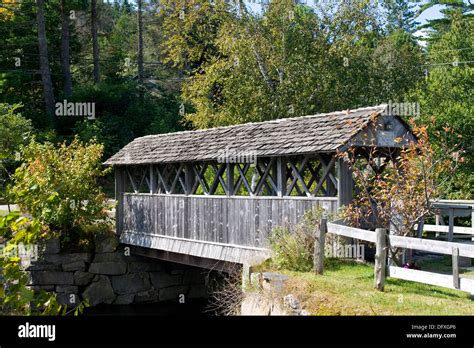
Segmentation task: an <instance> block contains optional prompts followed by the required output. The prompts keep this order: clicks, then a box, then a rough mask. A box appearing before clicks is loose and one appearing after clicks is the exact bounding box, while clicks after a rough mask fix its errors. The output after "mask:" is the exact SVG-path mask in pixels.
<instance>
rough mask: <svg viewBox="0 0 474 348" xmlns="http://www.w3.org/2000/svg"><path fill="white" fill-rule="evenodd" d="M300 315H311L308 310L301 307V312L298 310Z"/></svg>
mask: <svg viewBox="0 0 474 348" xmlns="http://www.w3.org/2000/svg"><path fill="white" fill-rule="evenodd" d="M300 315H305V316H306V315H311V313H310V312H308V311H307V310H306V309H303V310H302V311H301V312H300Z"/></svg>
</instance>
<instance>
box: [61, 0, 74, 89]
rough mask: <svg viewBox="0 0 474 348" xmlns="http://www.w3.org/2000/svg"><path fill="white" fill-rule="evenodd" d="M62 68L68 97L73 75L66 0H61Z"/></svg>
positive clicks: (64, 86)
mask: <svg viewBox="0 0 474 348" xmlns="http://www.w3.org/2000/svg"><path fill="white" fill-rule="evenodd" d="M61 69H62V72H63V88H64V94H65V95H66V97H70V96H71V94H72V76H71V64H70V55H69V16H68V13H67V9H66V4H65V0H61Z"/></svg>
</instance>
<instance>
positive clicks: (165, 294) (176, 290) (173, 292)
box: [159, 285, 188, 301]
mask: <svg viewBox="0 0 474 348" xmlns="http://www.w3.org/2000/svg"><path fill="white" fill-rule="evenodd" d="M187 292H188V287H187V286H184V285H181V286H172V287H168V288H164V289H161V290H160V292H159V299H160V301H173V300H176V301H177V300H178V298H179V295H181V294H183V295H186V293H187Z"/></svg>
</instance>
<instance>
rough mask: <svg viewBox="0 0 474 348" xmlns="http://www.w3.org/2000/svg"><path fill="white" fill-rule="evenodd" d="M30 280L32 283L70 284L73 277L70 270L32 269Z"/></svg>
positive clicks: (72, 281)
mask: <svg viewBox="0 0 474 348" xmlns="http://www.w3.org/2000/svg"><path fill="white" fill-rule="evenodd" d="M30 282H31V284H32V285H46V284H53V285H58V284H60V285H62V284H65V285H72V284H73V283H74V277H73V275H72V273H70V272H56V271H32V272H30Z"/></svg>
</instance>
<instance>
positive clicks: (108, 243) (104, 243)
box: [95, 233, 119, 253]
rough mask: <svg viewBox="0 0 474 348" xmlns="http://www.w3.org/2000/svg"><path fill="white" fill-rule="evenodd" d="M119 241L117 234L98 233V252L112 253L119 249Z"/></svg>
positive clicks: (96, 247) (96, 242)
mask: <svg viewBox="0 0 474 348" xmlns="http://www.w3.org/2000/svg"><path fill="white" fill-rule="evenodd" d="M118 245H119V242H118V240H117V237H116V236H115V234H111V233H110V234H106V233H101V234H98V235H97V236H96V238H95V252H96V253H112V252H114V251H115V250H117V247H118Z"/></svg>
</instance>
